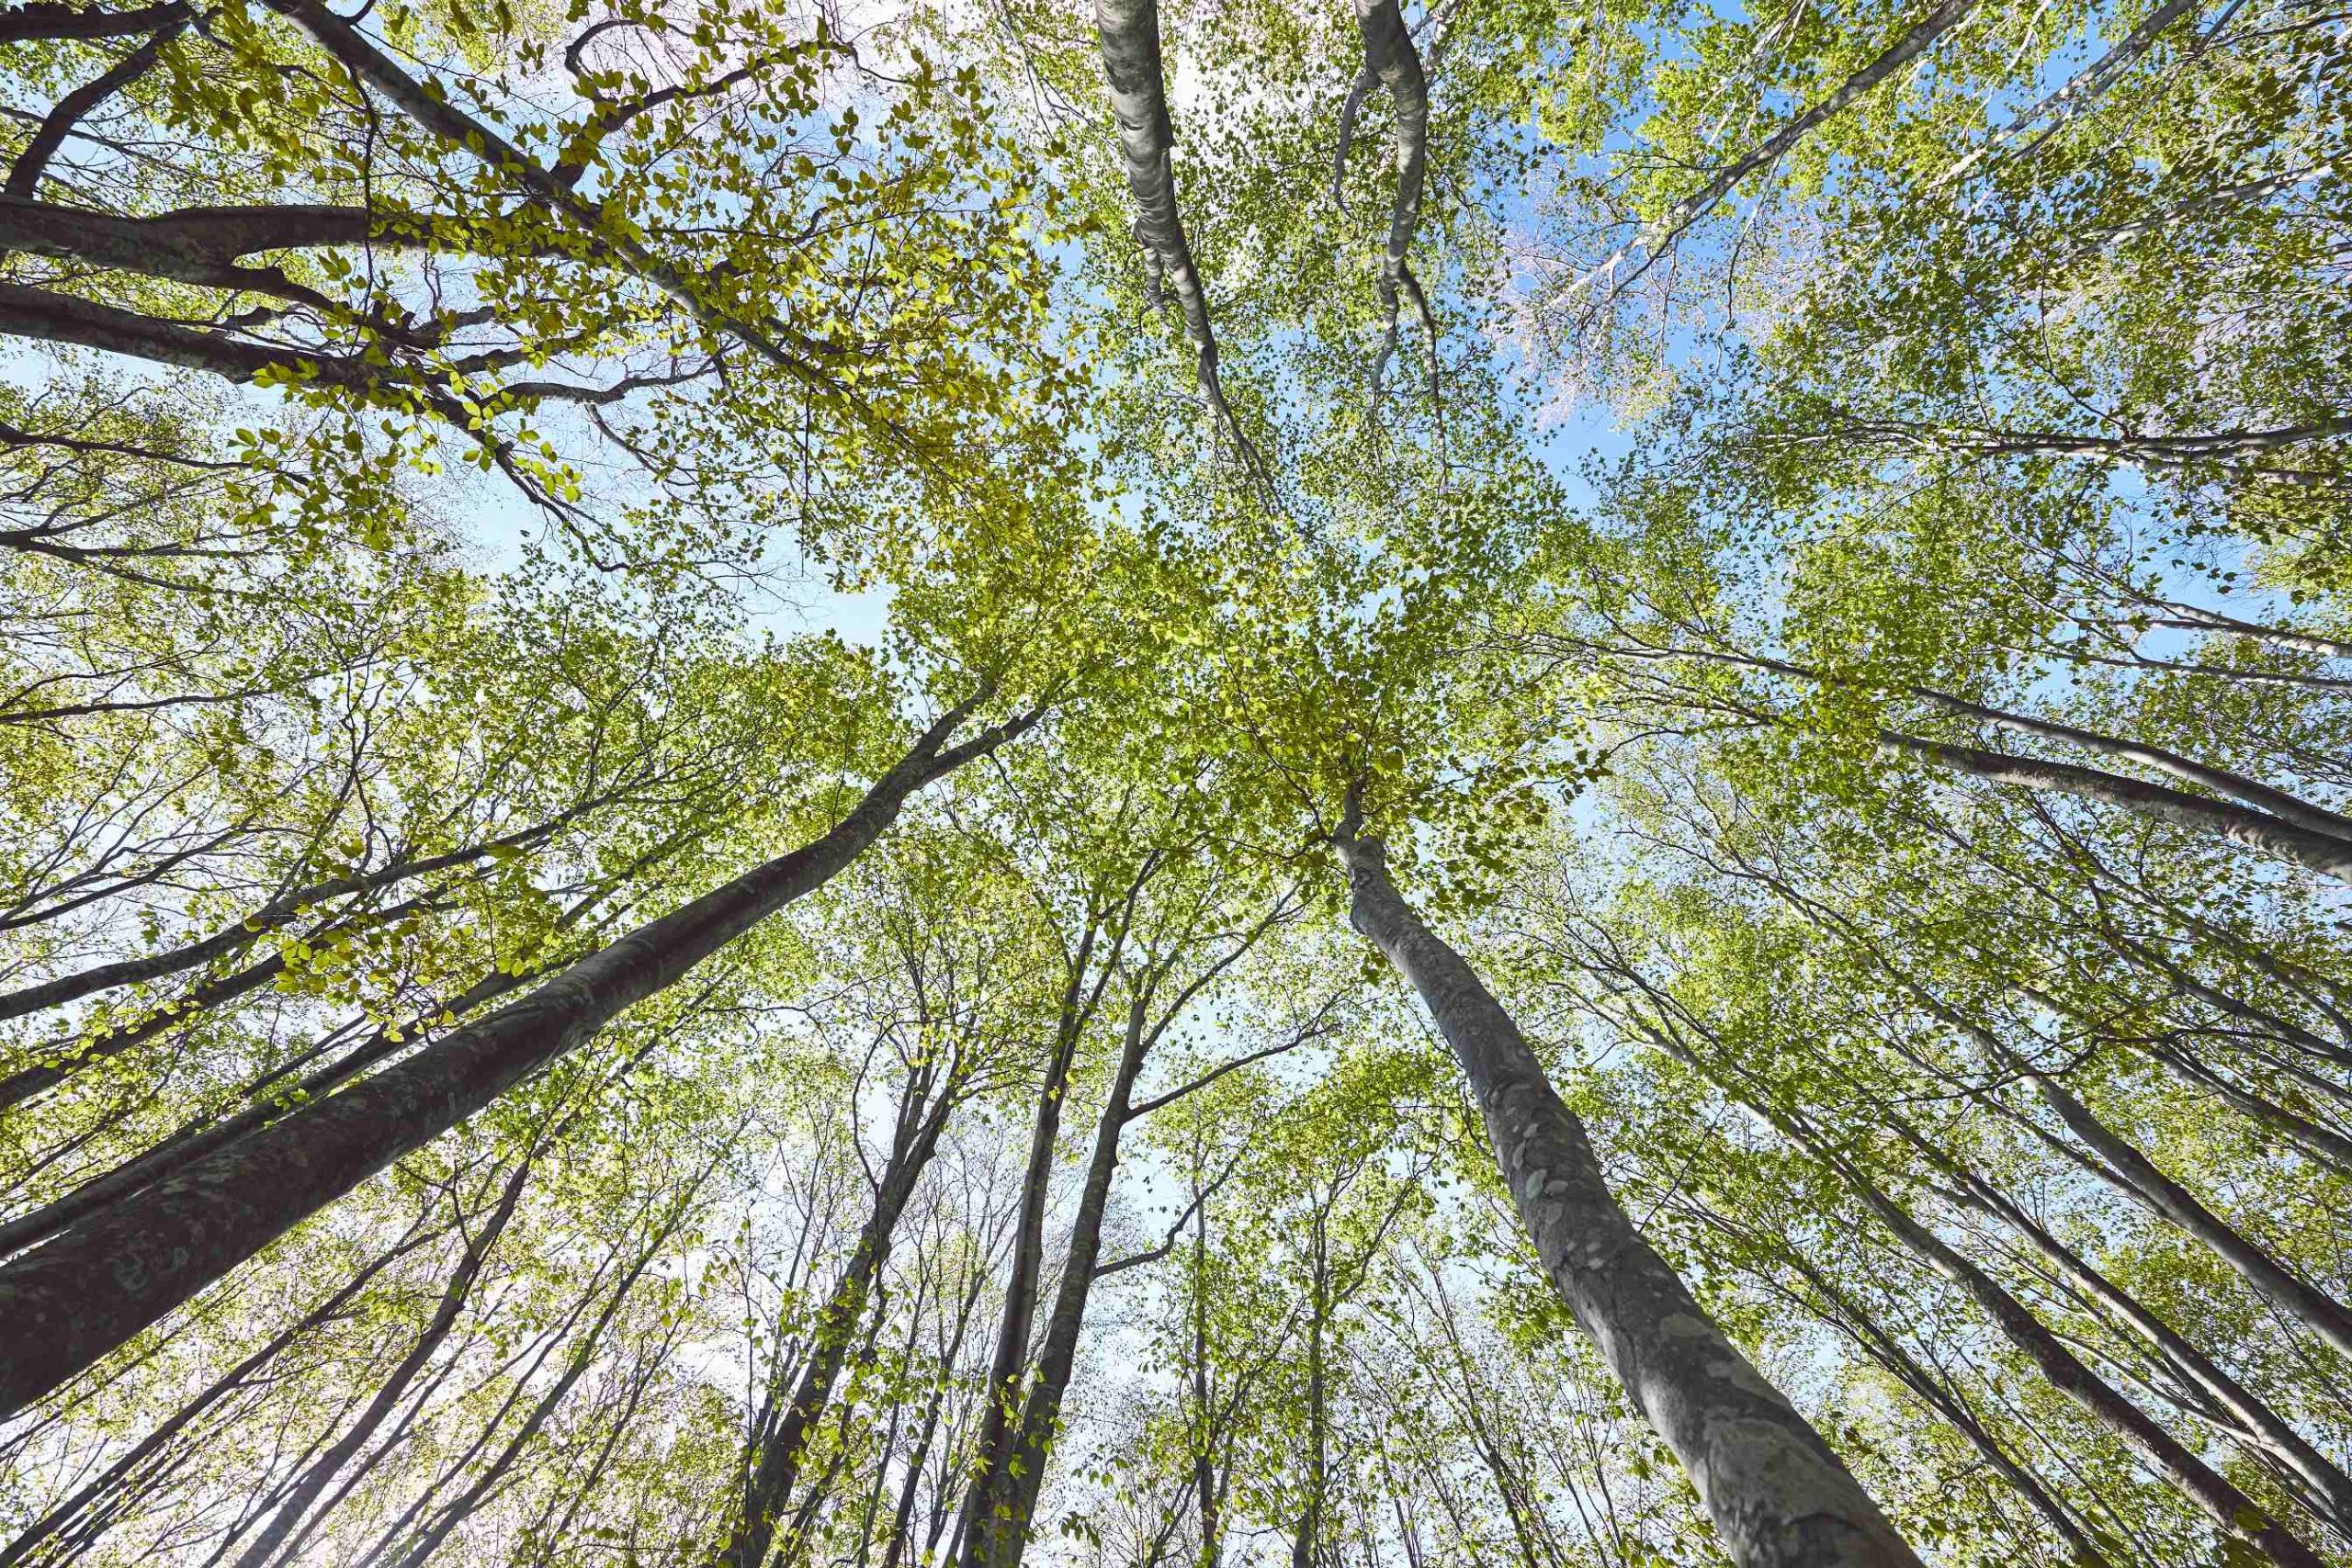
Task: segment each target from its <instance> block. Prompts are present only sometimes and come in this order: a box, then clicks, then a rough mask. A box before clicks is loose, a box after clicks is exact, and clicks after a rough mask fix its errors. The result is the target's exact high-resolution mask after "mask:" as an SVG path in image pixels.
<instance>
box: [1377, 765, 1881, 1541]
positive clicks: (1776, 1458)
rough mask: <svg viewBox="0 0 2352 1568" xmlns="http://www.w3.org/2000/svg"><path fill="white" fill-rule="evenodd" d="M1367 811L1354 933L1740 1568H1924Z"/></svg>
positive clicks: (1554, 1275)
mask: <svg viewBox="0 0 2352 1568" xmlns="http://www.w3.org/2000/svg"><path fill="white" fill-rule="evenodd" d="M1353 816H1354V813H1353V811H1352V810H1351V812H1350V818H1351V820H1350V821H1348V822H1347V823H1346V824H1344V825H1343V826H1342V828H1341V829H1340V832H1339V833H1338V834H1337V835H1335V838H1334V842H1335V843H1336V844H1337V846H1338V848H1339V851H1340V857H1341V859H1342V860H1343V861H1344V862H1345V863H1346V864H1347V869H1348V883H1349V891H1350V895H1351V897H1350V907H1349V918H1350V920H1351V923H1352V924H1353V925H1354V926H1355V928H1356V930H1357V931H1361V932H1362V933H1363V935H1364V936H1365V937H1366V938H1368V939H1369V940H1370V941H1371V942H1372V943H1373V944H1374V946H1375V947H1377V948H1379V949H1380V951H1381V952H1382V953H1384V954H1385V955H1386V956H1387V958H1388V961H1389V962H1390V963H1391V964H1395V965H1396V967H1397V971H1398V973H1399V974H1401V975H1402V976H1404V977H1405V978H1406V980H1407V981H1408V982H1409V983H1410V984H1411V985H1412V987H1413V988H1414V989H1415V990H1416V991H1418V992H1419V994H1420V997H1421V999H1422V1001H1423V1003H1424V1004H1425V1005H1426V1006H1427V1007H1428V1009H1429V1010H1430V1016H1431V1017H1432V1018H1433V1019H1434V1020H1435V1021H1436V1022H1437V1026H1438V1029H1439V1031H1440V1032H1442V1034H1443V1035H1444V1036H1445V1040H1446V1043H1447V1044H1448V1045H1450V1046H1451V1047H1452V1048H1453V1055H1454V1057H1455V1060H1457V1061H1458V1062H1459V1063H1460V1064H1461V1066H1462V1069H1463V1073H1464V1077H1466V1078H1467V1079H1468V1081H1469V1085H1470V1088H1471V1090H1472V1092H1473V1093H1474V1094H1475V1095H1476V1098H1477V1100H1478V1104H1479V1108H1480V1110H1481V1111H1482V1112H1483V1113H1484V1115H1485V1118H1486V1122H1487V1134H1488V1136H1489V1137H1491V1138H1492V1139H1493V1141H1494V1145H1495V1156H1496V1159H1497V1162H1498V1165H1499V1166H1500V1168H1501V1171H1502V1176H1503V1179H1504V1182H1505V1184H1506V1185H1507V1186H1508V1187H1509V1188H1510V1192H1511V1196H1512V1198H1513V1199H1514V1200H1515V1201H1517V1204H1518V1207H1519V1212H1520V1216H1521V1220H1523V1221H1524V1222H1525V1224H1526V1225H1527V1228H1528V1232H1529V1234H1530V1235H1531V1236H1532V1238H1533V1240H1534V1242H1535V1247H1536V1251H1537V1253H1538V1255H1539V1256H1541V1257H1542V1258H1543V1260H1544V1269H1545V1271H1546V1272H1547V1273H1549V1274H1550V1276H1551V1279H1552V1282H1553V1284H1554V1286H1555V1288H1556V1289H1557V1290H1558V1291H1559V1292H1560V1297H1561V1299H1562V1301H1563V1302H1565V1303H1566V1305H1567V1308H1568V1310H1569V1312H1570V1313H1571V1314H1573V1315H1574V1316H1575V1318H1576V1320H1577V1324H1578V1325H1580V1326H1581V1327H1583V1329H1584V1330H1585V1332H1586V1333H1587V1334H1589V1335H1590V1336H1591V1337H1592V1338H1593V1341H1594V1343H1595V1345H1596V1346H1597V1347H1598V1348H1599V1349H1600V1355H1601V1359H1603V1360H1605V1361H1606V1362H1607V1363H1608V1364H1609V1368H1610V1370H1611V1371H1612V1372H1613V1373H1615V1374H1616V1377H1617V1380H1618V1382H1620V1383H1621V1384H1622V1385H1623V1388H1624V1391H1625V1394H1626V1398H1627V1399H1628V1400H1629V1401H1630V1402H1631V1403H1632V1404H1633V1406H1634V1409H1635V1410H1636V1411H1638V1412H1640V1413H1641V1415H1642V1416H1643V1417H1644V1419H1645V1420H1647V1421H1648V1422H1649V1424H1650V1425H1651V1427H1653V1428H1654V1429H1656V1431H1657V1434H1658V1436H1659V1437H1661V1438H1664V1439H1665V1440H1666V1442H1667V1445H1668V1447H1669V1448H1671V1449H1672V1450H1674V1453H1675V1456H1676V1458H1678V1459H1679V1461H1681V1463H1682V1467H1683V1469H1684V1470H1685V1471H1686V1472H1689V1474H1690V1476H1691V1483H1692V1484H1693V1485H1695V1486H1696V1487H1697V1488H1698V1492H1699V1497H1700V1500H1701V1502H1702V1503H1703V1504H1704V1505H1705V1506H1706V1508H1707V1512H1708V1514H1709V1516H1710V1517H1713V1520H1714V1521H1715V1529H1716V1531H1717V1532H1718V1534H1720V1535H1721V1537H1722V1538H1723V1542H1724V1548H1725V1550H1726V1551H1728V1552H1729V1553H1730V1555H1731V1557H1732V1559H1733V1561H1734V1562H1737V1563H1739V1564H1740V1565H1741V1568H1797V1565H1799V1564H1804V1565H1818V1568H1828V1565H1830V1564H1838V1565H1841V1568H1863V1565H1865V1564H1868V1565H1870V1568H1919V1559H1918V1557H1917V1555H1916V1554H1915V1553H1914V1552H1913V1551H1911V1549H1910V1547H1908V1546H1907V1545H1905V1542H1904V1540H1903V1539H1902V1538H1901V1537H1900V1536H1898V1535H1897V1534H1896V1533H1895V1532H1894V1527H1893V1526H1892V1525H1890V1524H1889V1523H1888V1522H1887V1521H1886V1518H1885V1517H1884V1516H1883V1515H1882V1514H1881V1513H1880V1512H1879V1509H1878V1506H1877V1505H1876V1504H1875V1503H1873V1502H1871V1499H1870V1496H1869V1495H1868V1494H1866V1493H1865V1492H1864V1491H1863V1490H1862V1488H1861V1485H1860V1483H1858V1482H1857V1481H1855V1479H1854V1478H1853V1476H1852V1474H1851V1473H1849V1472H1848V1471H1847V1469H1846V1467H1845V1465H1844V1463H1843V1462H1842V1461H1839V1460H1838V1456H1837V1454H1836V1453H1834V1452H1833V1451H1832V1450H1830V1448H1829V1445H1828V1444H1827V1443H1826V1442H1824V1441H1823V1440H1822V1438H1821V1436H1820V1434H1819V1433H1817V1432H1815V1430H1814V1429H1813V1427H1812V1426H1811V1424H1810V1423H1808V1422H1807V1421H1806V1420H1805V1418H1804V1416H1801V1415H1800V1414H1798V1413H1797V1411H1796V1409H1795V1408H1794V1407H1793V1406H1792V1405H1791V1404H1789V1402H1788V1401H1787V1399H1786V1398H1784V1397H1783V1396H1782V1395H1781V1393H1780V1391H1779V1390H1777V1389H1775V1388H1774V1387H1773V1386H1772V1385H1771V1384H1770V1383H1769V1382H1766V1381H1765V1380H1764V1378H1763V1377H1762V1375H1761V1374H1759V1373H1758V1371H1756V1369H1755V1367H1754V1366H1753V1365H1751V1364H1750V1363H1749V1361H1748V1359H1747V1357H1746V1356H1744V1355H1742V1354H1741V1353H1740V1352H1739V1350H1738V1349H1737V1348H1735V1347H1734V1346H1733V1345H1732V1343H1731V1341H1730V1340H1728V1339H1727V1338H1725V1337H1724V1334H1723V1331H1722V1330H1721V1329H1720V1328H1718V1327H1717V1326H1716V1325H1714V1324H1713V1322H1712V1321H1711V1320H1710V1319H1709V1318H1708V1316H1707V1314H1706V1313H1705V1312H1704V1311H1703V1310H1702V1308H1701V1307H1700V1305H1699V1303H1697V1302H1696V1301H1694V1300H1693V1299H1692V1298H1691V1292H1690V1291H1689V1290H1688V1289H1687V1288H1686V1287H1685V1286H1684V1285H1683V1283H1682V1280H1680V1279H1679V1277H1678V1276H1677V1275H1676V1274H1675V1272H1674V1270H1673V1269H1670V1268H1668V1266H1667V1264H1666V1261H1665V1259H1663V1258H1660V1257H1658V1255H1657V1252H1656V1251H1655V1250H1653V1249H1652V1247H1650V1245H1649V1243H1648V1242H1646V1241H1645V1240H1644V1239H1643V1238H1642V1235H1641V1233H1640V1232H1639V1231H1638V1230H1636V1229H1635V1228H1634V1223H1633V1221H1632V1220H1631V1219H1630V1218H1629V1217H1628V1216H1627V1215H1626V1213H1625V1211H1624V1210H1623V1208H1622V1207H1620V1206H1619V1204H1618V1203H1617V1201H1616V1199H1615V1198H1614V1197H1613V1196H1611V1193H1610V1191H1609V1188H1608V1184H1607V1182H1606V1181H1605V1180H1604V1179H1603V1178H1602V1176H1601V1171H1600V1161H1599V1159H1598V1158H1597V1157H1596V1156H1594V1153H1593V1150H1592V1145H1591V1143H1590V1141H1589V1139H1588V1138H1587V1136H1586V1134H1585V1130H1584V1127H1583V1125H1582V1124H1581V1123H1580V1122H1578V1121H1577V1118H1576V1116H1575V1115H1574V1113H1573V1112H1571V1111H1569V1110H1568V1108H1567V1107H1566V1105H1565V1104H1564V1103H1562V1102H1561V1100H1560V1097H1559V1095H1558V1093H1557V1092H1555V1090H1554V1089H1553V1088H1552V1085H1551V1082H1550V1080H1549V1079H1548V1078H1546V1077H1545V1076H1544V1068H1543V1065H1542V1064H1541V1063H1540V1062H1538V1061H1537V1060H1536V1058H1535V1054H1534V1052H1533V1051H1532V1050H1531V1049H1530V1048H1529V1046H1528V1044H1527V1041H1526V1039H1525V1038H1524V1037H1523V1036H1522V1035H1521V1033H1520V1031H1519V1026H1518V1024H1517V1023H1515V1022H1514V1021H1512V1019H1511V1017H1510V1013H1509V1012H1507V1011H1505V1010H1504V1009H1503V1006H1502V1004H1501V1003H1500V1002H1498V1001H1497V1000H1496V999H1495V997H1494V995H1493V993H1492V992H1490V991H1488V990H1487V987H1486V986H1485V984H1484V983H1483V982H1482V981H1480V979H1479V978H1478V976H1477V974H1476V971H1474V970H1473V969H1472V968H1471V967H1470V965H1469V964H1468V963H1467V962H1466V961H1465V960H1464V958H1463V957H1462V955H1461V954H1460V953H1456V952H1455V951H1454V950H1453V948H1452V947H1450V946H1448V945H1447V944H1446V943H1445V942H1444V941H1442V939H1441V938H1440V937H1438V935H1437V934H1436V933H1435V932H1433V931H1430V929H1429V927H1428V926H1426V925H1425V924H1423V923H1422V921H1421V919H1420V917H1419V914H1418V913H1416V912H1415V911H1414V909H1413V908H1412V907H1411V906H1410V905H1409V904H1408V903H1407V902H1406V901H1405V899H1404V897H1403V896H1402V895H1401V894H1399V893H1398V892H1397V886H1396V884H1395V883H1394V882H1393V881H1392V880H1391V879H1390V877H1389V874H1388V864H1387V855H1386V850H1385V845H1384V844H1383V843H1382V842H1381V840H1378V839H1377V838H1372V837H1364V836H1361V835H1359V833H1358V832H1357V831H1356V830H1355V824H1354V822H1353V820H1352V818H1353Z"/></svg>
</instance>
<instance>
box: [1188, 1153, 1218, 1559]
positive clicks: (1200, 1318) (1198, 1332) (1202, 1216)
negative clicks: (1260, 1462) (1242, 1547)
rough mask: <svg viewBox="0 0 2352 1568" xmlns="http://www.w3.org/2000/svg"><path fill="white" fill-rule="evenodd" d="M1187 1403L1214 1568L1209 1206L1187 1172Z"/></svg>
mask: <svg viewBox="0 0 2352 1568" xmlns="http://www.w3.org/2000/svg"><path fill="white" fill-rule="evenodd" d="M1208 1266H1209V1206H1208V1203H1207V1201H1206V1200H1205V1199H1204V1198H1203V1197H1202V1195H1201V1191H1200V1175H1199V1172H1198V1171H1197V1169H1196V1170H1195V1171H1194V1173H1193V1409H1194V1410H1195V1411H1196V1412H1197V1419H1198V1420H1199V1422H1200V1430H1199V1432H1198V1433H1197V1434H1195V1435H1194V1437H1193V1506H1194V1508H1195V1510H1196V1511H1197V1513H1198V1514H1199V1517H1200V1526H1201V1558H1200V1568H1217V1563H1218V1560H1219V1559H1220V1558H1221V1557H1222V1556H1223V1555H1224V1527H1223V1525H1222V1523H1221V1522H1220V1521H1219V1519H1218V1517H1217V1514H1218V1502H1219V1499H1218V1496H1217V1483H1216V1411H1215V1410H1214V1409H1213V1408H1212V1407H1211V1405H1210V1404H1209V1303H1208Z"/></svg>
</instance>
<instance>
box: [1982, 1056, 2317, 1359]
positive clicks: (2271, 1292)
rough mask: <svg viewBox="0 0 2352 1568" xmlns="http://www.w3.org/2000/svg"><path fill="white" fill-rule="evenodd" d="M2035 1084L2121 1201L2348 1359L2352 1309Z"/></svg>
mask: <svg viewBox="0 0 2352 1568" xmlns="http://www.w3.org/2000/svg"><path fill="white" fill-rule="evenodd" d="M2009 1060H2010V1061H2012V1062H2015V1060H2016V1058H2015V1057H2014V1056H2011V1057H2009ZM2032 1081H2033V1087H2034V1089H2036V1090H2037V1091H2039V1092H2040V1094H2041V1100H2042V1103H2044V1104H2046V1105H2048V1106H2049V1107H2050V1109H2051V1110H2052V1111H2056V1112H2057V1113H2058V1119H2059V1120H2060V1121H2061V1122H2064V1123H2065V1124H2066V1126H2067V1127H2068V1129H2069V1130H2071V1131H2072V1132H2073V1133H2074V1134H2075V1136H2076V1137H2078V1138H2080V1139H2082V1140H2083V1142H2084V1143H2086V1144H2087V1145H2090V1147H2091V1149H2092V1152H2094V1153H2095V1154H2097V1155H2098V1158H2099V1160H2100V1161H2101V1162H2103V1164H2104V1167H2105V1169H2104V1171H2102V1174H2107V1175H2109V1180H2110V1181H2114V1182H2116V1184H2117V1185H2119V1186H2120V1188H2121V1189H2122V1190H2123V1192H2124V1195H2125V1196H2127V1197H2130V1198H2133V1199H2136V1200H2138V1201H2139V1202H2140V1203H2141V1204H2142V1205H2143V1206H2144V1207H2145V1208H2146V1209H2147V1210H2148V1211H2149V1212H2150V1213H2154V1214H2155V1215H2157V1216H2158V1217H2159V1218H2162V1219H2165V1220H2168V1221H2170V1222H2171V1223H2172V1224H2175V1225H2177V1226H2179V1227H2180V1229H2182V1230H2184V1231H2186V1232H2188V1234H2189V1235H2192V1236H2195V1237H2196V1238H2197V1239H2198V1240H2199V1241H2201V1242H2203V1243H2204V1244H2205V1245H2206V1246H2207V1247H2211V1248H2212V1250H2213V1252H2214V1253H2215V1255H2216V1256H2218V1257H2219V1258H2221V1259H2222V1261H2223V1262H2224V1263H2227V1264H2228V1265H2229V1266H2230V1267H2231V1268H2232V1269H2235V1270H2237V1273H2238V1276H2239V1277H2240V1278H2241V1279H2243V1280H2245V1282H2246V1283H2247V1284H2249V1285H2251V1286H2253V1287H2254V1288H2255V1290H2256V1291H2257V1292H2261V1293H2262V1294H2263V1295H2265V1296H2267V1297H2268V1298H2269V1299H2270V1300H2272V1301H2273V1302H2276V1303H2278V1305H2279V1306H2280V1307H2281V1308H2282V1309H2284V1310H2285V1311H2286V1312H2288V1313H2290V1314H2293V1315H2294V1316H2295V1317H2296V1318H2298V1319H2300V1320H2301V1322H2302V1323H2303V1324H2304V1325H2305V1326H2307V1327H2309V1328H2310V1329H2311V1331H2312V1333H2314V1334H2316V1335H2318V1336H2319V1337H2321V1338H2322V1339H2324V1340H2325V1341H2326V1342H2327V1344H2328V1345H2329V1346H2331V1347H2332V1348H2334V1349H2335V1351H2336V1353H2337V1354H2338V1355H2342V1356H2352V1312H2347V1311H2346V1310H2345V1307H2344V1304H2343V1303H2340V1302H2338V1301H2336V1300H2335V1299H2334V1298H2333V1297H2331V1296H2329V1295H2327V1294H2326V1293H2325V1292H2322V1291H2320V1290H2319V1289H2317V1288H2316V1287H2314V1286H2313V1285H2312V1283H2311V1282H2310V1281H2309V1280H2305V1279H2303V1278H2302V1277H2301V1275H2299V1274H2296V1273H2294V1272H2293V1271H2291V1270H2290V1269H2288V1268H2287V1266H2286V1265H2285V1264H2283V1263H2280V1262H2279V1261H2278V1259H2277V1258H2273V1257H2271V1256H2270V1254H2269V1253H2268V1252H2267V1251H2265V1250H2264V1249H2263V1248H2261V1247H2257V1246H2256V1245H2255V1244H2254V1243H2253V1242H2251V1241H2249V1240H2247V1239H2246V1238H2245V1236H2244V1235H2240V1234H2238V1231H2237V1229H2236V1228H2235V1227H2234V1226H2233V1225H2231V1224H2229V1222H2227V1221H2226V1220H2223V1219H2222V1217H2221V1216H2220V1215H2218V1214H2216V1213H2213V1212H2212V1211H2211V1209H2208V1208H2207V1207H2206V1206H2205V1205H2204V1204H2203V1203H2201V1202H2199V1201H2198V1199H2197V1197H2196V1195H2195V1194H2194V1193H2192V1192H2190V1191H2189V1190H2188V1188H2186V1187H2183V1186H2182V1185H2181V1184H2180V1183H2179V1182H2177V1181H2175V1180H2174V1179H2172V1178H2171V1177H2169V1176H2166V1175H2165V1173H2164V1172H2163V1171H2162V1170H2160V1169H2158V1168H2157V1167H2156V1163H2155V1161H2154V1160H2152V1159H2150V1158H2149V1157H2148V1156H2145V1155H2143V1154H2142V1153H2141V1152H2140V1151H2139V1150H2138V1149H2137V1148H2135V1147H2133V1146H2132V1145H2131V1143H2130V1142H2129V1141H2128V1140H2126V1139H2124V1138H2122V1137H2120V1136H2118V1135H2117V1134H2116V1133H2115V1131H2114V1130H2113V1129H2112V1128H2110V1127H2109V1126H2108V1124H2107V1123H2106V1122H2102V1121H2100V1120H2099V1119H2098V1116H2097V1115H2096V1114H2095V1113H2094V1112H2093V1111H2091V1108H2090V1107H2089V1106H2087V1105H2085V1104H2084V1103H2083V1102H2082V1101H2081V1100H2077V1099H2075V1097H2074V1095H2073V1094H2071V1093H2069V1092H2068V1091H2067V1089H2066V1088H2065V1086H2064V1085H2063V1084H2061V1083H2059V1082H2058V1080H2057V1079H2055V1078H2053V1077H2049V1076H2047V1075H2046V1074H2035V1075H2034V1076H2033V1080H2032ZM2110 1173H2111V1174H2110Z"/></svg>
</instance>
